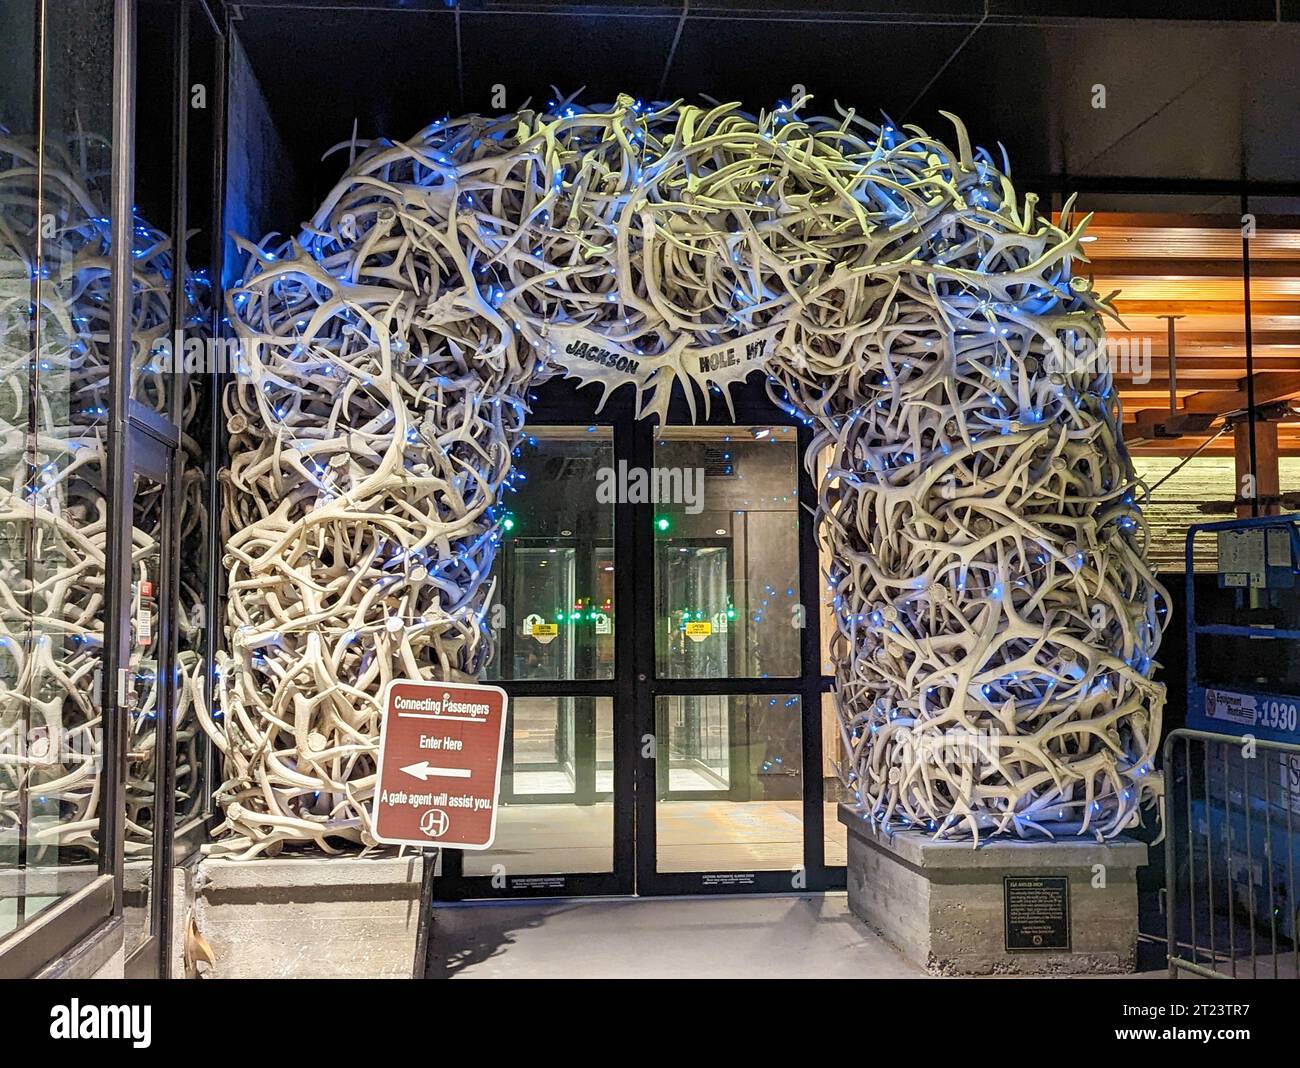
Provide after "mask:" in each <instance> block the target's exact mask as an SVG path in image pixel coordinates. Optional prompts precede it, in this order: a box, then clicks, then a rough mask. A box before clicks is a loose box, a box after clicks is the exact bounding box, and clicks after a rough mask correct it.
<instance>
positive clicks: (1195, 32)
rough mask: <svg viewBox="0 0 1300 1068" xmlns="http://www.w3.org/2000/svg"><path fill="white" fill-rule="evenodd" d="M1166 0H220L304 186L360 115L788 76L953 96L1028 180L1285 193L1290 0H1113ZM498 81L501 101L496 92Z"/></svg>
mask: <svg viewBox="0 0 1300 1068" xmlns="http://www.w3.org/2000/svg"><path fill="white" fill-rule="evenodd" d="M1174 8H1177V9H1178V14H1177V16H1176V17H1166V18H1164V19H1162V20H1154V19H1149V18H1148V19H1141V18H1132V17H1127V18H1120V17H1099V16H1100V15H1104V14H1105V13H1106V12H1107V11H1108V10H1113V9H1121V5H1108V4H1106V3H1102V2H1092V3H1082V2H1065V3H1049V2H1045V0H1040V2H1032V0H1031V2H1009V0H991V2H989V3H988V4H985V3H984V2H983V0H980V2H964V0H904V2H901V3H892V4H891V3H888V2H885V0H875V2H871V0H856V2H854V0H828V2H827V3H826V4H821V5H813V4H808V5H798V4H794V3H790V2H789V0H784V2H782V0H766V2H764V0H744V2H742V0H733V2H730V3H726V2H724V3H719V2H713V3H708V4H701V3H696V2H693V0H692V2H689V3H683V2H682V0H674V2H668V0H662V2H653V0H651V2H641V3H636V4H619V3H600V4H597V3H544V2H533V3H529V2H508V0H480V2H472V0H461V2H460V3H459V4H457V3H455V2H454V0H447V2H444V0H405V2H402V0H369V2H352V3H348V2H345V0H330V2H325V0H303V2H293V0H248V2H244V3H234V4H229V5H228V9H229V11H230V13H231V15H232V18H233V20H234V26H235V29H236V33H237V35H238V36H239V38H240V40H241V42H242V44H243V47H244V48H245V49H246V51H247V54H248V56H249V59H250V61H251V64H252V67H253V70H254V72H255V73H256V76H257V78H258V80H259V81H260V83H261V86H262V89H263V91H264V93H265V95H266V98H267V101H268V104H269V107H270V110H271V113H272V116H273V118H274V120H275V122H276V125H277V126H278V128H279V132H280V135H281V137H282V138H283V139H284V141H285V144H286V146H287V149H288V151H289V152H290V153H291V155H292V156H293V158H294V162H295V163H296V164H297V169H298V171H299V173H300V174H301V175H303V176H304V177H306V178H307V181H306V182H305V183H304V184H306V185H308V186H310V188H307V189H304V193H305V194H306V195H308V196H315V195H319V194H320V193H321V192H322V190H323V189H324V188H326V187H327V186H328V185H329V184H331V180H332V178H333V176H334V175H335V174H336V173H337V171H338V169H339V167H340V166H341V164H338V165H335V164H326V165H325V166H324V167H322V166H321V165H320V164H319V163H318V162H316V161H318V160H319V159H320V156H321V154H322V153H323V152H324V151H325V150H326V149H327V148H328V147H329V146H330V145H332V144H335V143H337V142H339V141H341V140H345V139H346V138H347V137H348V136H349V134H350V132H351V130H352V125H353V120H354V119H355V120H356V122H357V126H358V130H359V132H360V134H361V135H362V136H372V135H386V136H390V137H396V138H402V137H406V136H409V135H410V134H411V133H413V132H415V131H416V130H418V129H419V128H420V127H422V126H424V125H425V124H426V123H428V122H429V121H431V120H432V119H434V118H437V117H439V116H441V115H443V114H445V113H448V112H459V111H462V110H464V111H499V110H512V109H514V108H516V107H518V106H519V105H520V104H522V103H523V101H524V100H525V99H526V98H528V97H532V98H533V99H534V100H536V101H545V100H547V99H549V98H550V96H551V91H550V87H551V86H552V85H555V86H558V87H559V88H560V89H561V90H562V91H564V92H571V91H574V90H577V89H579V88H583V87H585V90H584V94H583V99H587V100H597V99H609V98H612V97H613V96H615V95H616V94H617V93H619V92H628V93H632V94H634V95H638V96H642V97H647V98H663V97H678V96H681V97H686V98H699V97H700V96H701V95H704V96H709V97H713V98H716V99H718V100H739V101H741V102H742V103H743V104H745V105H746V106H747V107H749V108H750V109H758V108H760V107H763V106H769V105H771V104H772V103H773V102H774V101H776V100H777V99H781V98H788V97H789V96H790V93H791V87H792V86H793V85H795V84H796V83H799V84H802V85H804V86H805V87H806V88H807V90H808V91H809V92H811V93H813V94H814V96H815V97H816V98H817V99H818V100H819V101H820V102H821V104H822V105H823V106H829V104H830V103H831V102H832V101H834V100H838V101H840V102H841V103H844V104H846V105H853V106H856V107H858V108H859V109H863V110H867V111H870V112H879V111H884V112H887V113H888V114H889V115H890V116H891V117H892V118H893V119H895V120H897V121H907V122H917V123H920V124H921V125H923V126H925V127H927V128H929V129H931V130H934V131H936V132H939V131H946V125H947V124H946V122H945V120H943V119H942V118H941V117H940V116H939V114H938V112H939V111H941V110H949V111H953V112H955V113H957V114H959V115H961V116H962V117H963V119H964V120H965V122H966V123H967V125H968V126H969V127H970V130H971V133H972V136H973V138H974V139H975V140H976V141H977V142H979V143H982V144H986V145H989V146H993V145H995V143H996V142H998V141H1001V142H1002V143H1003V144H1005V145H1006V148H1007V151H1008V153H1009V154H1010V158H1011V163H1012V169H1013V173H1014V174H1016V175H1018V176H1020V177H1021V179H1022V180H1023V179H1028V180H1030V181H1033V182H1038V183H1041V184H1043V185H1048V184H1050V185H1056V186H1062V185H1067V186H1068V185H1083V186H1085V187H1088V186H1090V185H1091V186H1093V187H1096V186H1098V185H1103V184H1115V183H1113V182H1110V180H1111V179H1114V178H1117V177H1120V178H1123V179H1126V180H1130V181H1129V184H1131V185H1133V186H1134V187H1135V188H1136V187H1138V186H1140V185H1141V184H1142V183H1141V180H1143V179H1145V180H1147V181H1148V182H1149V183H1150V182H1151V180H1156V181H1155V182H1154V190H1159V189H1160V188H1161V187H1162V186H1163V185H1164V183H1165V182H1166V181H1167V180H1173V179H1190V180H1194V181H1192V182H1184V183H1182V187H1183V188H1184V189H1189V188H1192V189H1202V188H1203V189H1204V190H1206V191H1213V192H1217V193H1218V194H1219V195H1223V194H1224V190H1223V189H1222V188H1218V187H1219V186H1223V185H1230V184H1232V183H1236V182H1237V181H1239V180H1240V179H1241V178H1243V177H1246V178H1249V179H1250V180H1251V181H1252V182H1255V183H1262V185H1261V188H1263V189H1264V190H1265V191H1272V192H1276V193H1279V194H1288V195H1295V194H1300V0H1283V2H1280V3H1279V2H1276V0H1262V2H1256V0H1238V2H1236V3H1211V2H1207V0H1199V2H1187V0H1177V2H1174V0H1164V2H1159V3H1157V2H1146V3H1141V4H1137V5H1134V4H1126V5H1122V9H1126V10H1127V11H1129V12H1134V11H1136V13H1138V14H1143V15H1148V16H1150V15H1162V16H1168V15H1170V12H1171V10H1172V9H1174ZM498 85H500V86H504V88H505V93H506V107H505V108H504V109H502V108H495V107H493V106H492V99H491V95H492V91H493V87H494V86H498ZM1098 85H1101V86H1104V87H1105V92H1106V107H1105V108H1104V109H1099V108H1095V107H1094V106H1093V97H1094V86H1098ZM1102 179H1106V182H1102V181H1101V180H1102ZM1119 184H1120V185H1122V184H1124V183H1119ZM1154 190H1153V191H1154Z"/></svg>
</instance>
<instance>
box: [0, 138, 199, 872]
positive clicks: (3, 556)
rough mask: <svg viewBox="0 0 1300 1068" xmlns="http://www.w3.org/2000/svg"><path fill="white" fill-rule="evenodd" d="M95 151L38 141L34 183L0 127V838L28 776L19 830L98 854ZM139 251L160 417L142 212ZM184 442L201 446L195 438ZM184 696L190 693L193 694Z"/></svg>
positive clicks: (151, 533) (156, 260)
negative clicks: (30, 817) (30, 805)
mask: <svg viewBox="0 0 1300 1068" xmlns="http://www.w3.org/2000/svg"><path fill="white" fill-rule="evenodd" d="M106 156H107V152H106V147H105V145H104V144H103V143H102V142H100V141H98V140H96V139H95V138H91V137H85V138H82V139H80V140H78V141H75V142H74V143H72V144H71V145H70V146H69V148H68V149H67V151H64V152H60V151H59V150H58V148H57V146H52V145H51V144H49V143H48V142H47V143H46V145H45V158H44V161H43V169H42V171H41V172H40V173H43V176H44V186H43V188H41V189H39V190H38V187H37V174H38V171H37V157H36V153H35V151H34V150H33V149H32V148H30V147H29V146H27V145H25V144H23V143H21V142H19V141H18V140H15V139H13V138H10V137H7V136H2V135H0V389H2V390H3V392H2V393H0V537H2V538H3V543H2V544H3V545H4V549H3V552H0V680H3V681H2V682H0V752H2V753H4V754H6V759H5V760H4V761H3V762H0V832H3V831H4V830H7V829H9V828H10V827H15V826H17V825H18V824H19V823H20V822H22V820H23V819H24V813H23V812H22V811H20V806H21V804H22V800H21V798H22V790H23V788H24V787H25V788H27V789H28V790H29V792H31V793H32V794H35V795H39V797H38V802H37V805H36V806H34V807H36V808H39V810H40V811H41V812H42V813H57V818H50V819H48V820H43V821H41V822H40V824H39V825H37V824H35V823H33V824H32V825H31V826H29V828H28V832H29V839H30V840H31V841H34V842H36V843H38V844H47V845H71V846H79V847H83V848H85V849H88V850H92V851H93V850H94V849H95V848H96V843H95V835H96V832H97V831H98V825H99V797H100V794H99V791H100V781H99V778H98V776H99V768H100V763H101V761H100V756H101V750H100V746H101V719H100V708H99V701H100V695H99V693H98V692H97V686H98V685H99V669H100V667H101V662H102V653H103V626H104V616H103V607H104V606H103V597H104V558H105V533H106V529H107V521H108V505H107V501H106V498H105V485H104V478H105V467H106V465H105V448H106V441H107V430H106V428H107V423H108V410H107V403H108V388H109V385H108V375H109V337H110V329H109V307H110V295H109V290H110V281H111V243H110V234H111V227H110V223H109V220H108V219H107V218H106V217H105V216H104V212H103V210H102V208H101V206H100V204H101V203H102V198H101V189H100V186H101V185H102V184H103V182H102V175H100V174H99V173H98V172H97V171H96V169H95V165H94V164H93V163H92V161H93V160H96V159H99V158H101V157H102V158H106ZM38 208H39V210H40V211H41V213H42V215H41V217H38V215H37V211H38ZM38 236H39V239H40V240H39V253H40V255H39V260H38V255H37V247H38ZM134 246H135V255H134V258H133V267H134V278H135V300H134V304H133V308H132V328H133V341H134V345H133V351H132V368H133V383H134V384H135V386H136V396H137V398H138V399H140V400H142V401H143V402H144V403H146V404H148V405H150V406H152V407H154V408H155V410H163V409H164V407H165V404H166V396H167V394H166V390H168V389H175V388H177V383H178V382H179V379H177V378H174V377H171V376H170V375H169V373H168V372H167V370H166V369H165V368H162V367H158V366H156V365H155V362H154V356H153V354H154V351H155V344H156V342H157V341H158V340H159V339H160V338H163V337H164V336H165V335H166V332H167V331H168V329H170V307H171V293H170V278H171V274H172V269H173V265H172V254H171V248H170V243H169V241H168V239H167V238H166V237H165V236H164V235H163V234H161V233H159V232H158V231H156V230H154V229H152V228H151V227H149V226H147V225H146V224H145V223H143V222H142V221H140V220H136V222H135V228H134ZM199 281H200V280H199V279H195V280H194V286H195V292H194V294H193V295H194V296H195V298H196V299H197V297H198V289H197V287H198V284H199ZM198 396H199V391H198V387H197V384H187V386H186V392H185V394H184V396H183V397H182V402H181V404H182V414H183V417H184V418H185V419H186V421H187V422H188V420H189V419H190V418H191V417H192V416H193V414H194V412H195V407H196V403H197V399H198ZM29 401H30V402H31V405H30V413H34V422H33V421H31V420H32V418H33V416H32V415H31V414H29ZM184 448H185V450H186V452H187V454H188V455H189V456H191V457H193V456H197V455H199V454H200V453H199V450H198V446H197V443H196V442H195V441H193V439H191V438H188V437H187V438H185V439H184ZM199 477H200V478H201V475H200V476H199ZM192 483H193V476H191V475H188V474H187V480H186V487H187V488H186V490H185V491H184V492H183V494H182V504H181V508H182V515H183V517H184V518H183V522H185V523H187V524H188V526H190V527H193V526H194V525H195V524H196V523H203V522H206V519H205V517H204V516H203V515H202V513H201V512H200V513H199V514H197V515H196V513H195V508H196V507H197V508H199V509H202V495H201V486H200V492H199V493H195V492H194V489H193V485H192ZM143 515H144V516H145V517H146V519H145V521H142V522H141V523H140V524H139V525H138V526H137V527H136V529H135V531H134V532H133V541H134V544H133V555H134V557H135V559H136V560H137V561H138V560H140V559H142V558H143V557H145V556H147V555H149V554H151V553H152V552H154V551H155V544H156V537H157V534H158V527H157V526H156V523H157V521H158V520H159V518H160V513H159V512H158V511H157V510H156V509H155V510H154V511H152V512H150V511H147V510H146V511H145V512H144V513H143ZM151 515H152V516H153V519H152V520H149V519H148V517H149V516H151ZM199 566H200V561H199V560H197V559H196V560H194V561H191V562H188V565H187V562H185V561H182V567H183V572H184V574H185V576H186V577H187V578H183V581H182V585H183V586H185V587H186V588H187V589H188V590H189V593H190V597H189V600H186V599H185V598H182V607H181V619H182V628H183V629H184V628H186V627H189V626H190V621H191V620H192V619H193V618H194V617H193V613H192V611H190V610H188V609H187V608H186V607H185V606H186V605H189V604H194V603H201V602H197V601H195V600H194V596H195V593H194V590H195V583H194V579H193V575H194V573H195V571H196V569H198V568H199ZM187 580H188V581H187ZM191 629H192V628H191ZM190 644H191V645H192V644H193V643H190ZM188 657H189V659H190V660H193V659H194V654H193V653H189V654H188ZM188 666H190V665H187V667H188ZM183 703H184V704H185V705H186V706H188V705H189V704H190V703H191V702H190V700H189V696H188V694H187V695H185V697H184V698H183ZM179 722H180V723H181V726H180V727H178V732H177V735H178V737H177V741H178V746H179V753H180V754H181V755H180V758H179V759H178V776H181V775H185V776H188V777H189V779H191V780H192V779H193V778H194V771H193V768H194V765H195V754H196V753H197V748H196V746H197V742H198V739H199V735H198V731H197V728H196V727H195V726H194V723H193V717H192V714H191V715H190V717H189V721H188V723H186V721H185V720H184V719H181V720H179ZM153 732H154V721H153V720H152V719H150V718H148V717H147V716H139V717H137V718H136V719H135V720H134V721H133V724H132V729H131V731H130V739H129V742H128V744H129V746H130V751H131V757H130V763H129V776H128V783H127V796H128V800H129V805H130V807H131V808H132V809H133V810H134V809H135V808H137V807H139V806H137V805H136V804H135V803H134V802H132V801H131V799H132V798H135V797H136V796H137V795H143V794H144V793H146V792H150V791H151V790H152V783H153V781H154V774H155V763H154V755H155V753H154V738H153ZM182 768H184V769H185V770H184V772H182V771H181V769H182ZM183 788H184V790H185V797H186V798H187V799H188V798H189V797H190V796H194V797H197V796H198V791H197V789H195V787H194V784H193V782H185V783H184V786H183ZM181 789H182V779H181V778H178V791H179V790H181ZM198 800H199V801H200V802H201V800H202V799H201V798H198ZM188 803H189V801H188V800H187V801H186V804H188ZM178 804H179V802H178ZM148 807H149V809H150V812H149V813H148V814H149V815H150V816H151V808H152V806H151V803H150V805H149V806H148ZM181 807H183V806H181ZM146 824H147V821H145V823H141V822H140V821H139V820H137V819H136V818H135V814H134V811H129V812H128V819H127V825H128V848H132V847H133V846H139V844H140V843H147V841H148V840H149V835H150V828H149V827H148V826H147V825H146Z"/></svg>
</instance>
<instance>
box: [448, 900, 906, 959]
mask: <svg viewBox="0 0 1300 1068" xmlns="http://www.w3.org/2000/svg"><path fill="white" fill-rule="evenodd" d="M433 939H434V954H435V964H434V969H435V970H431V972H430V977H431V978H434V977H437V978H441V977H443V976H449V977H451V978H457V979H462V978H463V979H503V978H520V979H525V978H527V979H561V978H573V979H610V978H645V979H651V978H663V979H682V978H711V979H712V978H730V979H776V978H786V979H846V978H878V979H917V978H924V976H925V973H924V972H923V971H922V970H921V969H920V968H918V967H916V966H914V965H912V964H910V963H908V962H907V961H905V960H904V959H903V958H902V957H901V956H899V955H898V954H897V953H896V952H895V951H894V950H893V948H891V947H890V946H889V944H888V943H887V942H885V941H884V939H882V938H880V937H879V936H877V935H875V934H872V933H871V931H869V930H868V929H867V928H866V927H865V926H864V925H863V924H862V923H861V922H860V921H859V920H857V919H856V918H855V917H853V916H852V915H851V914H850V913H849V906H848V900H847V898H846V896H845V895H844V894H842V893H838V894H810V895H807V896H781V897H768V896H763V897H758V896H754V897H720V898H671V897H662V898H620V899H613V900H611V899H602V900H586V901H543V902H519V901H511V902H508V903H496V902H476V903H474V904H466V905H460V904H457V905H444V906H439V907H438V908H437V909H436V910H435V912H434V930H433ZM437 969H442V971H441V972H438V971H437Z"/></svg>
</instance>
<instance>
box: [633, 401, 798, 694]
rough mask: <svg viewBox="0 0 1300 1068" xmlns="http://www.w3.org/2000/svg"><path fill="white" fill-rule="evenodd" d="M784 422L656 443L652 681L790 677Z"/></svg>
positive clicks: (794, 579) (666, 436) (789, 495)
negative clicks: (654, 677)
mask: <svg viewBox="0 0 1300 1068" xmlns="http://www.w3.org/2000/svg"><path fill="white" fill-rule="evenodd" d="M798 465H799V447H798V443H797V438H796V435H795V431H794V428H793V427H788V426H756V427H690V428H686V427H683V428H674V427H667V428H665V429H664V430H662V431H661V432H660V434H659V436H658V439H657V440H656V442H655V470H654V471H653V472H651V476H652V478H653V481H652V487H653V490H654V492H655V495H656V496H655V500H656V503H655V510H654V528H655V559H654V563H655V620H656V627H655V659H656V668H657V672H658V674H659V676H660V677H661V678H674V679H700V678H768V677H789V676H796V675H798V674H799V673H800V663H799V656H800V631H801V623H802V614H801V608H800V601H799V523H798V508H799V488H798V481H799V466H798Z"/></svg>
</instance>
